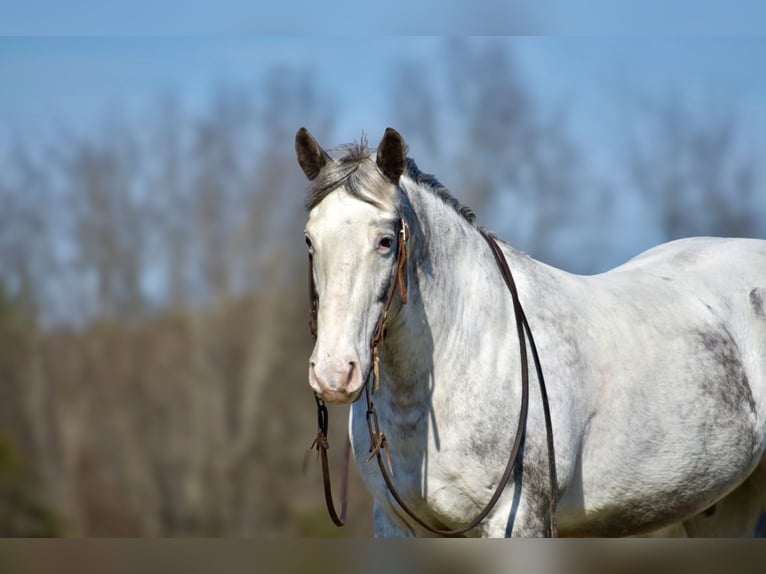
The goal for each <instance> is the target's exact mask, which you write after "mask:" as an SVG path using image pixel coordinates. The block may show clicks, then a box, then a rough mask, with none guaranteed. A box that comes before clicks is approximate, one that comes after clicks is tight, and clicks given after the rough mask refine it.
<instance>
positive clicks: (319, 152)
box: [295, 128, 331, 180]
mask: <svg viewBox="0 0 766 574" xmlns="http://www.w3.org/2000/svg"><path fill="white" fill-rule="evenodd" d="M295 155H297V156H298V163H299V164H301V169H302V170H303V173H305V174H306V177H308V178H309V179H310V180H313V179H314V178H315V177H316V176H318V175H319V172H320V171H321V170H322V168H323V167H324V166H325V164H326V163H327V162H328V161H330V159H331V158H330V156H329V155H328V153H327V152H326V151H325V150H323V149H322V147H321V146H320V145H319V144H318V143H317V141H316V140H315V139H314V136H312V135H311V134H310V133H309V131H308V130H307V129H306V128H301V129H299V130H298V132H297V133H296V134H295Z"/></svg>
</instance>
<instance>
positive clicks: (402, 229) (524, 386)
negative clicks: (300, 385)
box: [309, 213, 558, 538]
mask: <svg viewBox="0 0 766 574" xmlns="http://www.w3.org/2000/svg"><path fill="white" fill-rule="evenodd" d="M397 227H398V233H397V235H398V242H397V243H398V245H397V256H396V262H395V264H394V267H393V270H392V275H391V281H390V283H389V287H388V293H387V296H386V300H385V304H384V306H383V310H382V312H381V314H380V316H379V318H378V322H377V323H376V325H375V330H374V331H373V335H372V338H371V340H370V353H371V357H372V368H371V370H370V371H371V373H368V375H367V380H366V381H365V385H364V387H365V399H366V402H367V428H368V430H369V433H370V449H369V452H370V454H369V456H368V458H367V460H372V459H373V458H375V459H376V460H377V463H378V467H379V468H380V473H381V475H382V477H383V481H384V482H385V483H386V487H387V488H388V490H389V492H390V493H391V496H392V497H393V498H394V500H395V501H396V503H397V504H398V505H399V507H400V508H401V509H402V510H403V511H404V512H405V513H406V514H407V515H408V516H409V517H410V518H412V520H414V521H415V522H416V523H417V524H419V525H420V526H422V527H423V528H425V529H426V530H428V531H430V532H432V533H434V534H439V535H442V536H459V535H461V534H465V533H466V532H468V531H469V530H471V529H473V528H475V527H476V526H478V525H479V524H480V523H481V521H482V520H484V518H486V517H487V515H488V514H489V513H490V512H491V511H492V509H493V508H494V507H495V505H496V504H497V501H498V500H499V499H500V496H501V495H502V493H503V490H504V489H505V486H506V484H507V483H508V481H509V480H510V478H511V475H512V474H513V469H514V466H515V464H516V460H517V458H518V454H519V449H520V448H521V443H522V440H523V437H524V434H525V429H526V421H527V411H528V405H529V365H528V359H527V347H526V339H525V336H524V335H525V333H526V338H528V339H529V346H530V348H531V350H532V358H533V360H534V363H535V370H536V373H537V379H538V381H539V384H540V393H541V397H542V402H543V411H544V415H545V430H546V440H547V448H548V470H549V479H550V493H549V505H548V513H549V525H550V530H549V535H550V536H551V537H554V538H555V537H556V536H557V535H558V529H557V525H556V500H557V498H558V486H557V479H556V460H555V450H554V445H553V427H552V424H551V416H550V406H549V404H548V394H547V391H546V388H545V380H544V378H543V371H542V367H541V365H540V358H539V356H538V354H537V347H536V345H535V341H534V338H533V337H532V331H531V329H530V328H529V323H528V322H527V318H526V315H525V313H524V310H523V308H522V306H521V302H520V301H519V295H518V290H517V288H516V283H515V281H514V279H513V275H512V273H511V270H510V268H509V267H508V262H507V261H506V259H505V255H503V252H502V250H501V249H500V247H499V246H498V244H497V241H496V240H495V238H494V237H493V236H492V235H491V234H490V233H488V232H487V231H485V230H484V229H479V233H481V236H482V237H483V238H484V240H485V241H486V242H487V244H488V245H489V247H490V249H491V250H492V254H493V256H494V258H495V262H496V263H497V265H498V268H499V269H500V273H501V275H502V276H503V280H504V281H505V284H506V286H507V288H508V291H509V292H510V294H511V299H512V301H513V312H514V315H515V318H516V331H517V336H518V340H519V352H520V360H521V406H520V411H519V419H518V425H517V428H516V435H515V437H514V440H513V446H512V447H511V452H510V455H509V457H508V462H507V463H506V466H505V471H504V472H503V476H502V478H501V479H500V482H499V483H498V485H497V487H496V489H495V492H494V493H493V495H492V497H491V498H490V500H489V502H487V504H486V505H485V506H484V508H483V509H482V510H481V511H480V512H479V513H478V514H477V515H476V516H475V517H474V518H473V519H472V520H471V521H470V522H468V523H467V524H465V525H463V526H461V527H459V528H455V529H442V528H437V527H434V526H431V525H430V524H428V523H427V522H425V521H424V520H423V519H422V518H421V517H420V516H418V515H417V514H416V513H415V512H414V511H413V510H412V509H411V508H410V507H409V506H408V505H407V503H405V502H404V500H403V499H402V497H401V495H400V494H399V492H398V491H397V489H396V487H395V486H394V484H393V480H392V478H391V477H392V475H393V472H392V471H391V470H390V469H391V458H390V454H389V450H390V449H388V444H387V442H386V436H385V434H384V433H383V431H381V430H380V425H379V423H378V414H377V411H376V410H375V404H374V402H373V400H372V397H373V395H374V394H375V392H377V390H378V388H379V386H380V372H379V365H378V363H379V355H378V346H379V344H380V343H381V342H382V341H383V338H384V337H385V329H386V318H387V316H388V312H389V309H390V307H391V304H392V302H393V299H394V294H395V292H396V290H397V287H398V291H399V299H400V300H401V303H402V304H406V303H407V277H406V263H407V241H408V240H409V227H408V226H407V223H406V222H405V221H404V218H403V217H402V215H401V213H400V214H399V221H398V223H397ZM309 298H310V311H309V313H310V314H309V328H310V329H311V334H312V335H313V337H314V339H316V336H317V311H318V308H319V299H318V297H317V293H316V286H315V285H314V275H313V257H312V255H311V254H309ZM370 374H371V375H372V378H373V388H372V389H370V384H369V378H370ZM314 398H315V399H316V403H317V419H318V427H319V428H318V431H317V436H316V438H315V440H314V442H313V444H312V445H311V448H312V449H313V448H316V449H317V451H318V452H319V455H320V460H321V464H322V476H323V482H324V494H325V502H326V504H327V511H328V513H329V515H330V518H331V519H332V521H333V522H334V523H335V524H336V525H337V526H343V524H344V523H345V521H346V511H347V496H346V493H347V486H348V459H349V452H350V443H349V442H348V440H347V441H346V460H345V467H346V468H345V472H344V477H343V484H342V486H341V500H342V503H341V504H342V506H341V512H340V515H338V513H337V512H336V510H335V505H334V503H333V498H332V487H331V481H330V469H329V462H328V459H327V449H328V448H329V442H328V438H327V430H328V411H327V407H326V406H325V404H324V401H323V400H322V398H321V397H320V396H319V395H314ZM383 452H385V454H386V461H385V462H384V460H383V455H382V453H383Z"/></svg>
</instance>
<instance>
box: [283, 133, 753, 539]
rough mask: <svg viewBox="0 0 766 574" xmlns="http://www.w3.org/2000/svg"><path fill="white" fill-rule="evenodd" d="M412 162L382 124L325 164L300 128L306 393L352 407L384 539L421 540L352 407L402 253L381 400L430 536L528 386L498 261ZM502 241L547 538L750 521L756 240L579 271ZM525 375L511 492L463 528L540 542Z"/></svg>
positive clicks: (480, 468)
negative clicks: (307, 276) (530, 351)
mask: <svg viewBox="0 0 766 574" xmlns="http://www.w3.org/2000/svg"><path fill="white" fill-rule="evenodd" d="M405 149H406V148H405V145H404V142H403V140H402V138H401V136H400V135H399V134H398V133H397V132H395V131H394V130H391V129H389V130H387V131H386V135H385V136H384V138H383V140H382V141H381V143H380V145H379V147H378V151H377V153H374V152H372V151H370V150H368V149H366V148H365V146H364V145H357V146H350V147H347V148H345V151H344V152H343V153H342V154H340V156H339V157H336V158H332V157H331V156H330V155H329V154H328V153H327V152H326V151H324V150H323V149H322V148H321V147H320V146H319V145H318V144H317V142H316V141H315V140H314V138H313V137H312V136H311V135H310V134H309V133H308V132H307V131H306V130H305V129H303V128H302V129H301V130H299V131H298V134H297V136H296V151H297V155H298V160H299V163H300V165H301V167H302V169H303V171H304V172H305V174H306V175H307V177H308V178H309V180H310V182H311V184H310V191H309V197H308V200H307V207H308V209H309V218H308V223H307V225H306V241H307V243H308V245H309V249H310V252H311V257H312V262H313V268H312V273H313V283H314V285H315V290H316V297H317V301H318V306H317V311H316V313H317V314H316V319H317V339H316V344H315V347H314V351H313V353H312V355H311V358H310V365H309V383H310V386H311V388H312V389H313V391H314V393H316V394H317V396H318V397H321V398H322V399H323V400H324V401H327V402H333V403H353V404H352V407H351V418H350V423H349V432H350V439H351V444H352V450H353V453H354V458H355V461H356V464H357V466H358V468H359V472H360V473H361V476H362V477H363V479H364V481H365V483H366V485H367V487H368V488H369V490H370V492H371V493H372V495H373V497H374V499H375V507H374V524H375V534H376V535H377V536H420V535H425V534H427V531H426V530H424V529H423V528H422V527H421V526H419V525H418V524H416V523H415V522H414V521H412V520H411V519H410V518H409V517H408V515H407V514H405V513H404V512H403V511H402V509H401V508H400V506H399V505H398V504H397V503H396V502H395V501H394V500H393V498H392V496H391V493H390V491H389V489H388V488H387V486H386V484H385V483H384V481H383V479H382V477H381V474H380V472H379V468H378V466H377V465H376V464H375V463H374V461H368V453H369V449H370V437H369V432H368V427H367V422H366V405H365V401H360V400H357V399H358V398H360V397H361V396H362V393H363V391H364V389H365V384H366V383H367V381H368V379H370V378H371V377H370V373H371V371H372V370H373V367H374V364H375V363H376V362H378V359H377V358H375V359H374V358H373V356H372V354H373V353H372V352H371V347H370V341H371V338H372V337H373V334H374V333H373V331H374V329H375V328H376V323H377V321H378V319H379V317H380V316H381V313H382V312H383V308H384V306H385V305H386V294H387V293H392V292H394V291H393V290H392V289H391V281H393V280H394V279H395V274H394V273H393V271H392V267H394V266H395V265H396V264H397V253H398V243H399V242H401V241H405V240H406V242H407V253H408V257H407V261H406V266H405V267H404V268H403V271H402V273H403V276H404V277H403V279H404V281H405V283H406V285H407V293H408V297H407V298H408V301H407V303H406V304H404V302H403V301H402V300H401V299H402V298H401V297H399V296H398V295H395V296H394V298H393V301H392V302H390V309H388V310H387V316H386V318H385V338H384V339H383V340H382V342H381V343H380V349H379V351H380V352H379V364H378V366H377V368H376V369H375V370H376V371H377V374H378V377H379V389H378V390H377V392H376V393H375V394H374V396H373V400H374V403H375V406H376V409H377V413H378V417H379V422H380V428H381V429H382V430H383V431H384V432H385V437H386V445H385V448H386V450H387V454H388V455H389V456H390V465H391V469H392V471H393V476H392V480H393V482H394V483H395V485H396V489H397V490H398V492H399V493H400V495H401V498H402V499H403V500H404V501H406V503H407V505H408V506H410V507H411V508H412V509H413V510H414V511H415V512H417V513H418V514H419V515H420V516H422V517H424V519H425V520H426V521H428V523H429V524H432V525H434V526H435V527H439V528H453V527H456V526H459V525H460V524H462V523H465V522H466V521H468V520H469V519H470V518H471V517H472V516H474V515H475V514H476V513H477V512H478V511H479V510H480V509H481V508H482V507H483V506H484V505H485V504H486V502H487V500H488V499H489V497H490V496H491V495H492V493H493V491H494V490H495V488H496V486H497V485H498V482H499V481H500V478H501V475H502V473H503V470H504V467H505V464H506V459H507V457H508V452H509V449H510V443H511V441H512V440H513V434H514V429H515V428H516V424H517V422H518V421H517V419H518V417H519V409H518V405H519V401H520V393H521V383H520V364H519V363H520V357H519V340H518V338H517V336H516V333H517V331H516V319H515V316H514V308H513V305H512V301H511V297H510V296H509V294H508V291H507V289H506V286H505V284H504V282H503V278H502V277H501V274H500V273H499V271H498V267H497V264H496V262H495V260H494V258H493V254H492V252H491V250H490V249H489V248H488V246H487V242H486V241H485V240H484V238H483V237H482V235H481V234H480V232H479V229H478V228H477V226H476V224H475V221H474V216H473V213H472V212H471V211H470V210H469V209H468V208H466V207H464V206H461V205H460V204H459V203H458V201H457V200H456V199H455V198H454V197H452V196H451V195H450V194H449V193H448V192H447V191H446V189H445V188H444V187H442V186H441V185H440V184H439V183H438V181H436V179H435V178H434V177H433V176H430V175H426V174H424V173H422V172H420V171H419V170H418V168H417V166H416V165H415V163H414V162H413V161H412V160H410V159H408V158H407V157H406V154H405ZM400 222H403V224H404V225H406V227H407V228H408V230H409V233H408V234H407V236H406V237H405V236H404V235H402V234H398V233H397V232H396V230H397V228H398V226H399V225H400ZM501 245H502V250H503V253H504V255H505V258H506V260H507V262H508V265H509V267H510V269H511V270H512V272H513V275H514V277H515V280H516V284H517V285H518V291H519V296H520V300H521V303H522V304H523V307H524V311H525V313H526V317H527V318H528V322H529V326H530V327H531V330H532V332H533V333H534V338H535V340H536V341H537V348H538V350H539V356H540V359H541V362H542V368H543V371H544V373H545V379H546V382H547V389H548V395H549V401H550V411H551V419H552V427H553V431H554V443H555V464H556V469H557V483H556V485H555V488H554V492H555V497H556V500H555V501H554V503H555V505H556V508H557V513H556V515H557V519H558V528H559V532H560V534H561V535H565V536H566V535H576V536H579V535H584V536H622V535H633V534H641V533H647V532H650V531H653V530H656V529H659V528H663V527H666V526H668V525H671V524H674V523H683V525H684V527H685V528H686V531H687V532H688V533H690V534H702V535H706V534H722V535H742V534H745V535H750V534H752V533H753V532H754V529H755V528H756V526H757V525H758V526H759V527H761V528H762V527H763V525H762V524H759V518H761V520H760V522H763V519H762V517H761V513H762V512H763V510H764V509H763V501H764V492H766V483H765V482H764V480H763V470H762V469H761V470H759V472H760V474H758V473H754V471H755V470H756V469H757V467H758V465H759V464H760V463H761V461H762V460H763V455H764V445H765V444H766V241H763V240H754V239H720V238H692V239H684V240H679V241H674V242H670V243H666V244H664V245H660V246H658V247H655V248H653V249H651V250H649V251H647V252H646V253H643V254H642V255H639V256H638V257H636V258H635V259H632V260H631V261H629V262H628V263H625V264H624V265H621V266H620V267H617V268H616V269H613V270H611V271H609V272H607V273H603V274H600V275H594V276H587V277H586V276H580V275H573V274H570V273H567V272H564V271H561V270H559V269H555V268H553V267H550V266H548V265H545V264H543V263H541V262H539V261H535V260H534V259H532V258H530V257H528V256H526V255H524V254H523V253H520V252H518V251H516V250H514V249H513V248H512V247H510V246H508V245H505V244H501ZM530 379H531V381H532V383H531V384H530V387H529V388H530V395H529V413H528V418H527V421H526V432H525V434H524V440H523V446H522V448H521V451H520V453H519V456H518V457H517V459H516V460H515V467H514V473H513V476H512V479H511V480H510V481H509V482H508V484H507V486H506V487H505V490H504V491H503V494H502V496H501V497H500V499H499V502H498V504H497V505H496V506H495V507H494V509H493V510H492V512H491V513H490V514H489V516H487V518H486V519H485V520H484V521H482V522H481V523H480V524H479V525H478V526H476V527H475V528H473V529H472V530H471V531H470V532H469V534H470V535H474V536H489V537H500V536H508V535H513V536H542V535H545V534H546V533H547V532H548V528H549V526H550V525H549V518H548V516H549V514H548V511H547V509H548V507H549V503H550V496H551V495H550V492H551V489H550V488H549V485H548V480H549V464H548V458H547V457H548V450H547V448H546V433H545V421H544V417H543V407H542V400H541V393H540V390H539V389H538V386H537V379H536V377H535V373H534V371H532V372H531V373H530ZM751 475H752V476H753V478H752V479H750V480H747V479H748V477H750V476H751ZM757 477H760V480H757V481H756V480H755V479H756V478H757Z"/></svg>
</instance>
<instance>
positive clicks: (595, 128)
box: [0, 36, 766, 155]
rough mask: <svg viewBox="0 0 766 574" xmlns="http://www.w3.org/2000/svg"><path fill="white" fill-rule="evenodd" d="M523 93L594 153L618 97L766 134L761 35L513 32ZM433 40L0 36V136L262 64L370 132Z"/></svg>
mask: <svg viewBox="0 0 766 574" xmlns="http://www.w3.org/2000/svg"><path fill="white" fill-rule="evenodd" d="M507 43H508V47H509V49H510V50H512V51H513V53H514V55H515V57H516V59H517V61H518V62H519V64H520V66H521V68H522V74H523V76H524V77H525V78H526V79H527V81H528V84H529V85H530V86H531V88H532V90H533V92H534V94H535V95H536V96H537V98H539V99H540V100H543V101H544V102H545V103H546V104H547V105H551V106H565V108H566V109H567V113H568V117H569V121H570V124H571V126H572V128H573V130H574V131H575V135H576V136H577V137H578V138H579V139H580V140H581V141H582V142H583V145H587V146H590V147H592V148H593V149H592V151H593V153H594V154H596V155H599V150H601V151H606V150H608V149H610V148H611V147H612V141H611V140H612V139H614V138H615V137H617V135H619V132H620V130H621V129H624V125H623V122H624V118H623V117H622V116H623V114H624V113H625V109H624V102H625V100H626V98H629V97H633V96H635V95H641V94H651V93H661V92H662V91H668V90H676V91H683V92H684V93H688V94H690V95H691V96H692V97H695V98H698V99H700V100H701V101H703V103H707V104H709V105H711V106H712V107H718V108H720V109H727V110H735V111H736V112H737V113H739V114H740V115H742V116H743V117H744V118H745V120H746V123H747V124H748V125H749V126H752V130H751V131H752V134H753V137H758V135H757V134H763V133H766V74H765V73H763V70H764V69H766V37H764V38H720V37H716V38H699V37H696V38H695V37H677V38H627V37H609V38H606V37H545V36H543V37H516V38H509V39H508V40H507ZM442 44H443V39H441V38H438V37H380V38H358V37H335V38H328V37H108V38H105V37H98V38H87V37H85V38H3V39H0V78H2V88H0V143H3V142H7V141H8V139H9V138H12V137H15V136H16V135H20V136H22V137H23V138H25V139H34V138H36V137H39V136H44V135H46V133H49V132H50V131H51V130H54V131H55V130H57V129H59V128H60V127H62V126H65V127H66V128H68V129H74V130H76V131H87V130H88V129H92V127H93V126H95V125H97V124H98V123H99V122H100V121H101V120H102V119H103V118H104V117H105V116H106V115H107V114H108V113H114V111H115V110H121V111H122V112H123V113H125V114H126V115H128V116H129V117H130V116H131V114H141V113H142V112H144V111H147V110H149V109H150V108H151V107H152V105H153V103H154V102H155V101H156V99H157V98H158V97H159V95H160V94H161V93H162V92H166V91H174V92H177V93H178V94H180V95H181V98H182V100H183V102H184V104H185V105H186V106H188V107H189V108H191V109H192V110H193V109H194V108H195V107H196V106H199V105H202V104H203V103H204V102H205V101H206V99H207V98H208V97H209V95H210V94H211V93H212V91H213V90H214V89H215V88H216V87H217V86H220V85H221V84H226V83H233V84H244V85H254V83H255V82H257V80H258V76H259V74H260V73H262V72H263V71H264V70H265V69H267V68H268V67H269V66H271V65H272V64H279V63H282V64H287V65H291V64H292V65H297V66H309V67H311V68H312V69H313V71H314V73H315V75H316V77H317V78H318V79H319V81H320V85H321V86H320V87H321V88H322V89H323V90H325V91H327V92H330V93H332V94H333V95H334V97H335V98H337V100H338V102H339V113H338V116H339V117H338V126H337V128H338V134H337V135H338V137H340V138H341V139H342V140H343V141H347V140H350V139H352V138H354V137H357V136H358V134H359V133H360V132H361V130H363V129H364V130H366V131H367V132H368V133H370V134H375V133H378V132H381V131H382V130H383V129H384V128H385V127H386V126H387V125H388V123H389V122H388V115H389V112H390V109H389V104H388V100H387V94H386V83H387V81H388V80H389V78H390V73H391V69H392V66H393V65H394V64H395V62H397V61H401V60H403V59H408V58H417V59H418V61H424V62H436V61H438V58H439V57H440V54H441V52H440V49H441V46H442Z"/></svg>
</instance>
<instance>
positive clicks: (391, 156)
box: [376, 128, 407, 183]
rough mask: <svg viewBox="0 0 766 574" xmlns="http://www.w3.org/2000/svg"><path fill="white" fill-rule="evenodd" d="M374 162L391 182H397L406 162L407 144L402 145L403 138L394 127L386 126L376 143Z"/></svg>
mask: <svg viewBox="0 0 766 574" xmlns="http://www.w3.org/2000/svg"><path fill="white" fill-rule="evenodd" d="M376 162H377V164H378V167H379V168H380V171H382V172H383V175H385V176H386V177H387V178H388V179H390V180H391V181H392V182H393V183H399V178H400V177H401V175H402V174H403V173H404V166H405V164H406V162H407V146H405V145H404V139H403V138H402V136H401V135H400V134H399V132H397V131H396V130H395V129H393V128H386V133H385V134H384V135H383V139H382V140H380V145H378V157H377V159H376Z"/></svg>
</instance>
